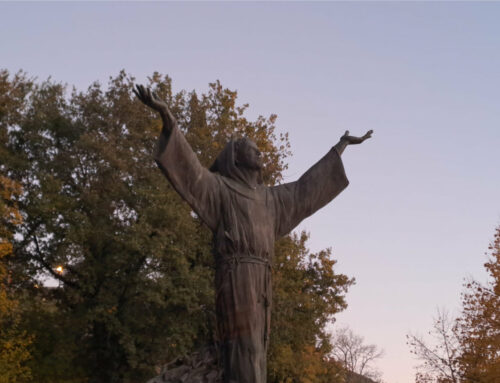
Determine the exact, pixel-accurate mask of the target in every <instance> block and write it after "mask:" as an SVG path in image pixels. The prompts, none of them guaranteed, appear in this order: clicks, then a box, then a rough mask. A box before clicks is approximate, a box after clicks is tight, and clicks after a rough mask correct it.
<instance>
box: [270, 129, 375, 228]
mask: <svg viewBox="0 0 500 383" xmlns="http://www.w3.org/2000/svg"><path fill="white" fill-rule="evenodd" d="M372 134H373V130H369V131H368V132H367V133H366V134H365V135H364V136H362V137H355V136H350V135H349V131H346V132H345V134H344V135H343V136H342V137H341V138H340V141H339V142H338V143H337V144H336V145H335V146H334V147H333V148H332V149H331V150H330V151H329V152H328V153H327V154H326V155H325V156H324V157H323V158H322V159H321V160H319V161H318V162H317V163H316V164H314V165H313V166H312V167H311V168H310V169H309V170H307V171H306V172H305V173H304V174H303V175H302V176H301V177H300V178H299V179H298V180H297V181H295V182H290V183H286V184H283V185H279V186H275V187H272V188H270V191H271V193H272V194H273V197H274V200H275V201H276V203H275V210H276V212H275V216H276V223H275V232H276V237H277V238H279V237H281V236H283V235H286V234H288V233H289V232H290V231H292V230H293V229H294V228H295V227H296V226H297V225H298V224H299V223H300V222H301V221H302V220H303V219H305V218H307V217H309V216H310V215H311V214H313V213H314V212H316V211H317V210H319V209H321V208H322V207H323V206H325V205H326V204H328V203H329V202H330V201H331V200H333V199H334V198H335V197H336V196H337V195H339V194H340V193H341V192H342V190H344V189H345V188H346V187H347V185H348V184H349V181H348V179H347V176H346V174H345V170H344V165H343V163H342V160H341V158H340V156H341V155H342V153H343V152H344V150H345V148H346V147H347V146H348V145H356V144H361V143H362V142H364V141H365V140H367V139H368V138H370V137H371V136H372Z"/></svg>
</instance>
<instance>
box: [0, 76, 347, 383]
mask: <svg viewBox="0 0 500 383" xmlns="http://www.w3.org/2000/svg"><path fill="white" fill-rule="evenodd" d="M0 77H1V78H2V79H3V80H2V81H3V82H4V84H3V85H2V88H0V89H1V93H0V100H2V102H1V104H0V105H1V109H0V116H1V118H0V136H1V137H2V138H3V140H2V144H1V146H0V156H1V157H0V163H2V164H3V165H2V171H3V172H4V174H5V175H6V176H8V177H9V178H10V179H13V180H15V181H16V182H18V183H19V184H21V185H22V194H21V195H19V197H18V198H17V203H18V205H19V210H20V212H21V214H22V216H23V222H22V223H21V224H20V225H18V226H17V229H16V233H17V235H16V237H15V238H16V241H15V243H14V244H15V246H14V252H13V254H12V255H11V256H9V262H10V263H11V264H12V268H11V270H12V276H13V278H12V280H13V281H14V282H13V284H12V288H13V289H14V288H15V289H16V290H17V291H18V292H22V297H23V298H22V305H23V309H24V315H23V321H22V325H23V326H24V328H26V329H29V330H30V331H32V332H33V333H34V334H35V336H36V338H35V343H34V345H33V346H34V350H33V359H32V361H31V367H32V373H33V378H34V380H35V381H37V382H68V383H69V382H72V383H76V382H86V381H88V382H106V383H112V382H136V381H143V380H145V379H147V378H149V377H151V376H152V375H154V374H155V373H156V372H158V368H159V367H160V366H161V365H162V364H164V363H165V362H166V361H168V360H171V359H172V358H173V357H175V356H177V355H179V354H183V353H187V352H190V351H192V350H194V349H195V348H197V347H199V346H201V345H203V344H205V343H206V342H207V341H210V339H212V337H213V334H212V331H213V330H212V329H213V328H214V325H213V321H214V317H215V315H214V304H213V300H214V297H213V288H212V285H213V267H214V265H213V259H212V256H211V236H210V233H209V231H208V230H207V229H206V228H205V227H204V226H203V225H201V223H200V221H199V220H198V219H197V218H196V217H195V216H194V214H192V212H191V210H190V209H189V207H188V205H187V204H186V203H184V202H183V201H182V200H181V198H180V197H179V196H178V195H177V193H175V191H174V190H173V189H172V187H171V186H170V185H169V183H168V182H167V181H166V180H165V179H164V177H162V176H161V174H160V172H159V170H158V169H157V167H156V165H155V164H154V162H153V160H152V155H151V153H152V152H153V148H154V146H155V145H156V140H157V137H158V134H159V131H160V129H161V122H160V120H159V119H158V116H156V115H154V114H153V113H152V112H151V111H149V110H147V109H146V108H145V107H144V106H143V105H142V104H141V103H140V102H139V101H138V100H136V99H135V97H134V96H133V94H132V91H131V90H132V87H133V83H134V78H133V77H131V76H130V75H127V74H126V73H125V72H120V73H119V75H118V76H116V77H114V78H111V79H110V81H109V84H108V86H107V88H103V87H102V86H101V85H100V84H99V83H94V84H92V85H91V86H90V87H89V88H88V89H87V90H86V91H77V90H75V89H73V90H72V91H71V93H69V94H68V90H67V87H66V86H64V85H62V84H59V83H56V82H54V81H52V80H47V81H44V82H41V83H38V82H36V81H34V80H29V79H27V77H26V76H25V75H23V74H22V73H19V74H17V75H14V76H11V77H9V75H8V73H7V72H6V71H2V72H1V76H0ZM149 86H151V87H152V88H153V89H154V90H155V91H156V92H157V93H158V94H159V95H160V97H162V98H164V99H166V100H167V102H168V104H169V105H170V107H171V109H172V111H173V113H174V114H175V116H176V118H177V120H178V122H179V126H180V128H181V130H182V131H183V132H184V133H185V134H186V137H187V139H188V141H189V142H190V144H191V145H192V147H193V149H194V150H195V152H196V153H197V154H198V156H199V157H200V160H201V162H202V163H203V164H204V165H205V166H209V165H210V164H211V163H212V162H213V160H214V159H215V157H216V155H217V154H218V153H219V151H220V150H221V148H222V147H223V145H224V144H225V143H226V142H227V140H228V138H230V137H231V136H233V135H243V134H245V135H248V136H250V137H251V138H252V139H254V140H255V141H256V143H257V144H258V146H259V148H260V149H261V151H262V152H263V156H264V163H265V169H266V172H265V174H264V179H265V182H266V183H267V184H274V183H276V182H279V181H280V180H281V173H282V171H283V170H284V169H285V168H286V164H285V159H286V157H287V156H288V155H289V145H288V140H287V136H286V135H277V134H275V132H274V129H275V127H274V122H275V119H276V116H270V117H269V118H264V117H259V118H257V120H256V121H248V120H247V119H246V118H245V117H244V112H245V109H246V108H247V105H243V106H238V105H237V104H236V100H237V93H236V92H234V91H231V90H228V89H226V88H224V87H222V85H221V84H220V83H219V82H215V83H212V84H210V85H209V90H208V92H207V93H205V94H201V95H198V94H196V93H195V92H189V93H188V92H185V91H181V92H178V93H175V94H174V92H173V91H172V86H171V79H170V78H169V77H168V76H162V75H160V74H158V73H154V74H153V76H152V77H151V78H150V79H149ZM305 240H306V238H305V237H301V238H300V240H299V239H298V238H287V239H285V240H284V241H283V242H281V243H280V244H279V245H278V249H277V264H278V265H279V266H278V267H277V269H276V272H277V275H276V291H275V292H276V295H275V299H276V302H277V305H278V307H276V310H275V311H276V312H275V314H274V315H275V317H274V318H273V326H274V330H273V331H274V335H275V338H276V340H275V341H274V346H273V347H274V350H282V349H284V348H286V347H285V346H284V345H283V344H280V342H290V349H291V350H292V352H293V353H294V356H298V357H299V358H302V359H300V360H304V361H305V360H306V359H307V358H311V357H312V358H313V359H314V360H315V361H316V362H315V363H319V364H321V363H326V364H325V366H329V369H330V370H332V367H331V366H332V364H331V363H330V364H328V363H327V362H326V361H325V360H323V358H322V356H323V355H326V350H327V348H328V347H327V344H326V343H325V341H324V334H323V332H322V331H323V330H322V329H323V327H324V324H325V323H326V321H327V320H328V319H330V318H331V316H332V315H333V314H334V313H336V312H337V311H339V310H340V309H342V308H344V307H345V302H344V298H343V295H344V294H345V292H346V289H347V287H348V285H349V284H350V280H349V279H348V278H347V277H345V276H343V275H337V274H334V272H333V269H332V267H333V265H334V261H333V260H331V258H330V254H329V252H328V251H326V252H321V253H319V254H316V255H315V254H312V255H309V254H308V253H307V250H306V248H305ZM304 257H305V259H304ZM308 257H310V260H308V259H307V258H308ZM299 285H300V286H299ZM50 286H52V287H50ZM288 288H290V290H289V291H287V289H288ZM297 292H300V294H298V295H297V296H295V295H294V294H297ZM285 305H288V306H289V307H285ZM290 309H292V310H290ZM280 310H281V311H280ZM303 332H304V340H303V341H301V340H300V338H301V337H302V333H303ZM298 334H301V335H300V336H299V335H298ZM302 346H307V347H309V348H307V347H302ZM299 350H301V353H299ZM304 350H305V351H304ZM278 354H279V352H277V351H275V352H274V353H273V354H272V355H271V362H270V364H271V365H272V366H274V368H275V371H277V372H279V371H282V370H283V369H284V368H283V367H281V366H280V365H279V363H276V362H273V358H279V355H278ZM274 355H276V356H274ZM283 363H284V362H283ZM303 364H304V366H306V365H311V364H309V363H305V362H304V363H303ZM304 369H305V367H304V368H303V369H302V370H297V373H300V371H304ZM314 374H315V373H311V374H309V375H310V376H311V377H312V378H311V380H309V381H315V382H320V380H318V379H319V378H316V377H315V376H316V375H317V374H316V375H314ZM276 381H278V380H276Z"/></svg>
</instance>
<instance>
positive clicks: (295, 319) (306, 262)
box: [268, 232, 354, 383]
mask: <svg viewBox="0 0 500 383" xmlns="http://www.w3.org/2000/svg"><path fill="white" fill-rule="evenodd" d="M307 239H308V235H307V234H306V233H305V232H302V233H301V235H300V236H298V235H296V234H293V235H291V236H289V237H285V238H283V239H282V240H280V241H279V242H278V243H277V246H276V253H275V263H274V267H273V281H274V282H273V283H274V285H273V305H274V306H273V312H272V322H271V327H272V328H271V342H270V349H269V366H268V369H269V381H270V382H273V383H278V382H304V383H305V382H322V381H328V382H334V381H339V380H340V378H339V376H340V375H341V374H340V372H339V370H340V369H339V368H337V367H338V366H337V365H336V364H335V363H334V362H333V361H331V360H329V358H328V354H329V352H330V350H331V344H330V339H329V337H328V334H327V333H326V331H325V325H326V324H327V323H328V322H329V321H331V320H332V318H333V315H334V314H336V313H337V312H339V311H341V310H343V309H344V308H345V307H346V306H347V304H346V301H345V293H346V292H347V289H348V288H349V286H351V285H352V283H354V280H353V279H350V278H348V277H346V276H345V275H343V274H336V273H335V272H334V268H333V267H334V265H335V261H334V260H333V259H332V257H331V251H330V250H329V249H328V250H325V251H321V252H319V253H317V254H310V253H309V251H308V250H307V247H306V242H307Z"/></svg>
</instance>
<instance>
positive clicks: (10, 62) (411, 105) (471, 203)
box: [0, 2, 500, 383]
mask: <svg viewBox="0 0 500 383" xmlns="http://www.w3.org/2000/svg"><path fill="white" fill-rule="evenodd" d="M0 57H1V60H0V68H5V69H8V70H9V71H11V72H16V71H18V70H19V69H23V70H25V71H27V73H28V74H29V75H32V76H37V77H38V78H39V79H45V78H47V77H48V76H52V77H53V79H54V80H56V81H61V82H65V83H68V84H69V85H75V86H76V87H77V88H78V89H81V90H83V89H85V88H87V87H88V86H89V85H90V83H91V82H93V81H95V80H100V81H101V82H103V83H106V81H107V79H108V77H109V76H111V75H113V76H114V75H116V74H117V73H118V72H119V70H121V69H125V70H126V71H127V72H129V73H131V74H132V75H134V76H135V77H136V78H137V81H138V82H139V83H141V82H144V81H145V79H146V78H147V76H148V75H151V74H152V73H153V71H159V72H161V73H164V74H169V75H170V76H171V77H172V79H173V86H174V90H175V91H178V90H181V89H186V90H193V89H196V90H197V91H198V92H203V91H206V90H207V88H208V87H207V84H208V83H209V82H213V81H214V80H216V79H219V80H221V82H222V84H223V85H224V86H226V87H229V88H231V89H236V90H237V91H238V94H239V99H240V102H241V103H242V104H243V103H249V104H250V108H249V110H248V113H247V116H248V117H249V118H252V119H253V118H256V117H257V116H258V115H260V114H261V115H264V116H268V115H269V114H271V113H276V114H277V115H278V120H277V129H278V130H279V131H280V132H289V134H290V141H291V145H292V152H293V157H292V158H291V159H290V160H289V169H288V170H287V172H286V174H285V176H286V177H285V180H286V181H291V180H295V179H296V178H298V177H299V176H300V175H301V174H302V172H304V171H305V170H306V169H307V168H308V167H309V166H310V165H312V164H313V163H314V162H315V161H317V160H318V159H319V158H320V157H321V156H322V155H323V154H324V153H326V152H327V151H328V150H329V148H330V147H331V146H332V145H334V144H335V143H336V142H337V141H338V138H339V137H340V136H341V135H342V134H343V133H344V131H345V130H346V129H348V130H350V132H351V134H358V135H361V134H364V133H365V132H366V131H367V130H368V129H373V130H374V131H375V133H374V135H373V138H372V139H371V140H369V141H367V142H366V143H364V144H363V145H361V146H356V147H349V148H348V149H347V150H346V152H345V154H344V156H343V158H344V163H345V167H346V171H347V175H348V177H349V179H350V185H349V187H348V188H347V190H346V191H344V192H343V193H342V194H341V195H340V196H339V197H338V198H337V199H336V200H335V201H334V202H333V203H331V204H330V205H328V206H327V207H325V208H324V209H322V210H321V211H319V212H318V213H317V214H316V215H314V216H313V217H311V218H309V219H307V220H305V221H304V222H303V223H302V224H301V225H300V227H299V230H301V229H303V230H307V231H309V232H310V234H311V239H310V242H309V245H310V248H311V249H312V250H314V251H316V250H320V249H323V248H326V247H332V248H333V255H334V257H335V258H336V259H337V260H338V265H337V270H338V271H339V272H343V273H346V274H348V275H349V276H353V277H355V278H356V281H357V282H356V285H355V286H354V287H352V289H351V290H350V291H349V293H348V295H347V301H348V303H349V307H348V308H347V310H346V311H345V312H343V313H341V314H339V315H338V316H337V323H336V324H334V325H333V326H332V328H336V327H338V326H339V325H345V324H348V325H349V326H350V327H351V328H352V329H353V331H354V332H355V333H357V334H359V335H363V336H364V337H365V339H366V342H368V343H374V344H377V345H378V346H380V347H382V348H384V349H385V353H386V354H385V357H384V358H383V359H382V360H380V361H379V362H378V363H377V366H378V367H379V368H380V370H381V371H382V372H383V379H384V380H385V381H386V382H387V383H410V382H413V379H414V370H413V366H414V365H415V361H414V360H413V359H412V357H411V355H410V353H409V349H408V347H407V346H406V344H405V334H407V333H408V332H410V331H412V332H421V333H425V332H426V330H427V329H428V328H429V327H430V325H431V322H432V317H433V315H435V312H436V308H437V307H447V308H448V309H449V310H450V311H452V312H457V310H458V309H459V307H460V306H459V304H460V292H461V291H462V283H463V281H464V278H467V277H475V278H478V279H480V280H484V278H485V273H484V271H483V267H482V265H483V263H484V261H485V259H486V257H485V251H486V250H487V247H488V244H489V242H490V240H491V239H492V237H493V233H494V228H495V227H496V226H497V225H498V224H500V171H499V168H500V166H499V165H500V150H499V149H500V3H491V2H487V3H466V2H455V3H452V2H443V3H417V2H415V3H406V2H386V3H377V2H366V3H361V2H350V3H347V2H343V3H326V2H317V3H316V2H315V3H311V2H293V3H284V2H279V3H262V2H261V3H227V2H226V3H208V2H203V3H143V2H138V3H129V2H127V3H117V2H112V3H96V2H92V3H62V2H57V3H0ZM158 176H159V177H160V173H158Z"/></svg>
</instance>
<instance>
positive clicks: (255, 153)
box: [236, 138, 262, 170]
mask: <svg viewBox="0 0 500 383" xmlns="http://www.w3.org/2000/svg"><path fill="white" fill-rule="evenodd" d="M236 163H237V164H238V166H241V167H245V168H248V169H252V170H260V169H262V154H261V152H260V150H259V148H257V145H255V142H253V141H252V140H250V139H248V138H241V139H239V140H238V141H237V142H236Z"/></svg>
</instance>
